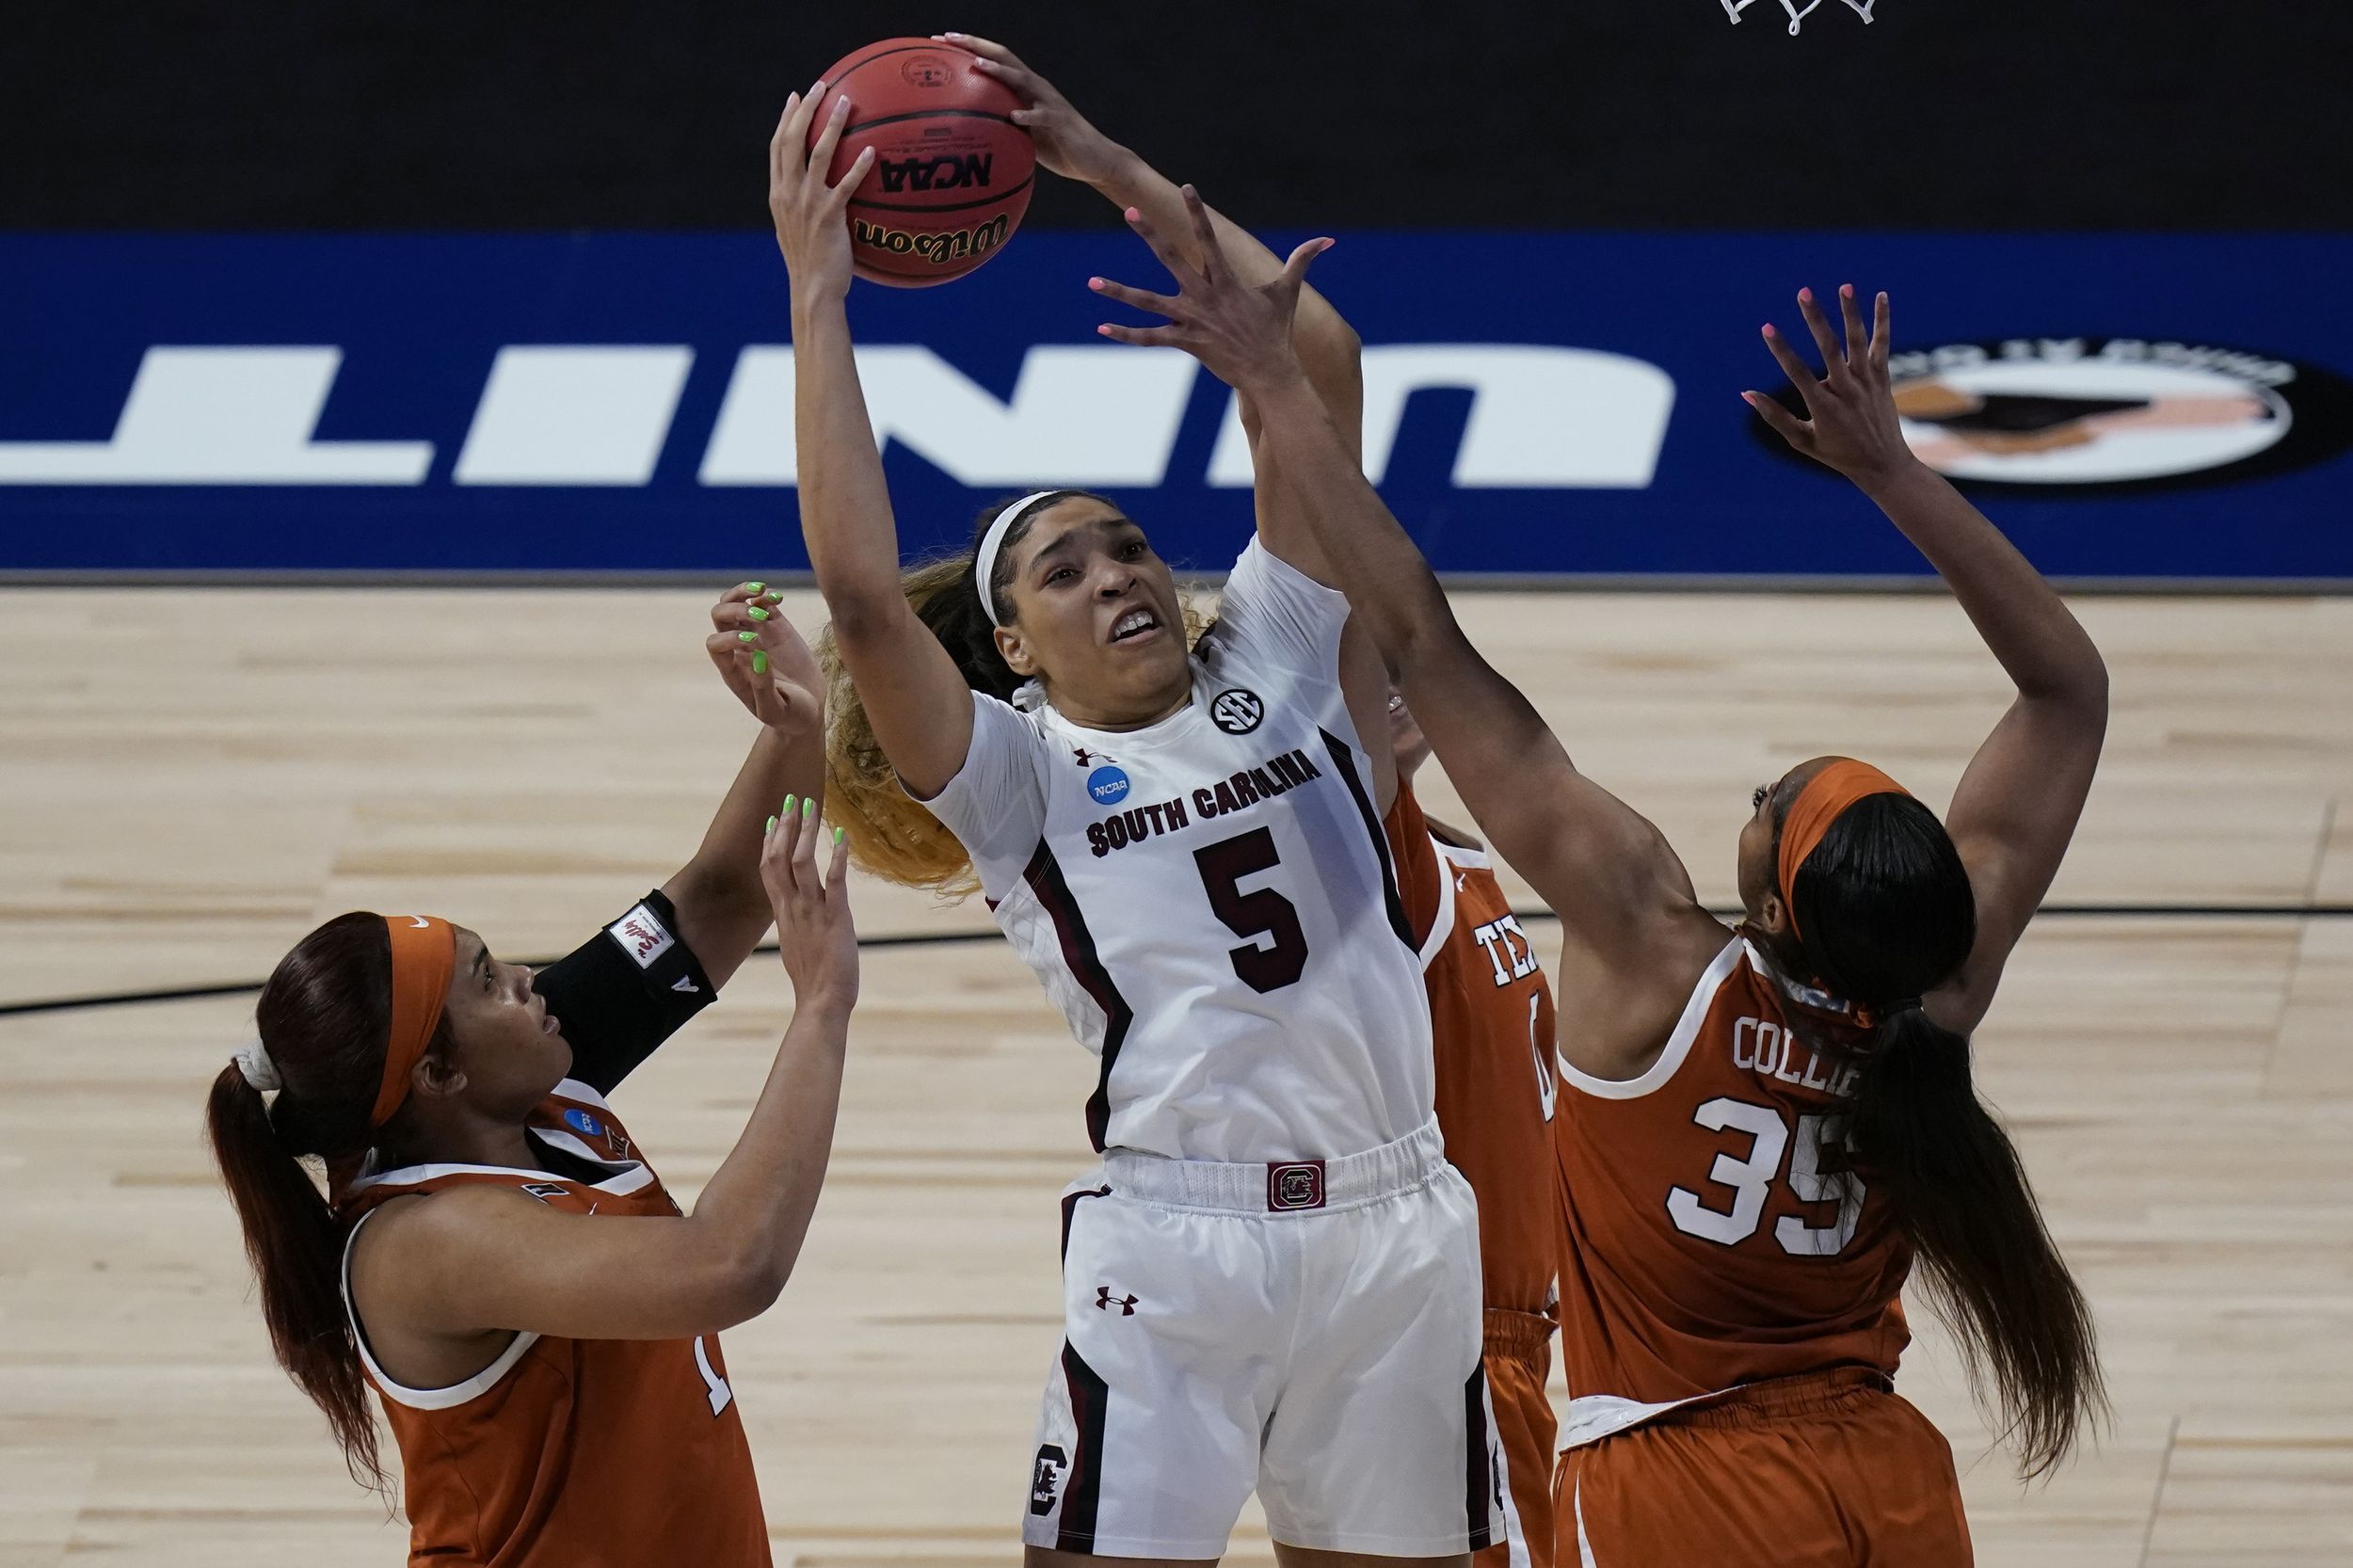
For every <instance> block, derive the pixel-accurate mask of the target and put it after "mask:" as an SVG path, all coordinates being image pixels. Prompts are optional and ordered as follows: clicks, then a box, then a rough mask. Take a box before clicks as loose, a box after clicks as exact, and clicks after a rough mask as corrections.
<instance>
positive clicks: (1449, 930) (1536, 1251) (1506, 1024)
mask: <svg viewBox="0 0 2353 1568" xmlns="http://www.w3.org/2000/svg"><path fill="white" fill-rule="evenodd" d="M1385 825H1386V826H1387V828H1388V830H1389V836H1390V850H1391V854H1390V858H1391V859H1392V860H1393V861H1394V862H1395V863H1396V866H1397V883H1398V895H1399V898H1400V900H1401V902H1402V903H1403V904H1404V906H1405V920H1406V926H1407V929H1409V930H1411V931H1412V932H1413V933H1414V936H1415V939H1416V940H1417V942H1418V943H1419V944H1420V946H1421V961H1422V979H1423V982H1424V984H1425V986H1426V988H1427V989H1428V991H1429V993H1430V1026H1431V1029H1430V1032H1431V1038H1432V1041H1433V1045H1434V1048H1435V1051H1436V1065H1437V1101H1438V1128H1439V1130H1440V1131H1441V1132H1443V1133H1444V1134H1445V1136H1446V1156H1447V1159H1449V1160H1452V1161H1453V1162H1454V1164H1455V1165H1456V1167H1457V1168H1459V1169H1460V1170H1461V1171H1462V1173H1463V1175H1464V1176H1465V1178H1466V1179H1467V1180H1468V1181H1469V1182H1470V1184H1471V1191H1472V1192H1475V1193H1476V1194H1478V1197H1479V1250H1480V1256H1481V1259H1482V1267H1483V1270H1484V1272H1485V1276H1486V1304H1487V1305H1489V1306H1491V1307H1503V1308H1507V1309H1509V1310H1512V1311H1515V1312H1533V1313H1545V1312H1548V1311H1549V1310H1550V1309H1551V1305H1552V1300H1553V1287H1554V1280H1555V1278H1556V1277H1557V1276H1558V1274H1559V1272H1560V1266H1559V1261H1558V1255H1559V1249H1560V1242H1561V1208H1560V1202H1561V1198H1560V1186H1559V1181H1558V1178H1557V1176H1556V1175H1555V1171H1554V1156H1553V1149H1552V1128H1550V1127H1549V1126H1548V1125H1547V1124H1549V1123H1550V1122H1551V1120H1552V1118H1553V1105H1554V1097H1555V1092H1556V1082H1555V1079H1554V1073H1553V1032H1552V1031H1553V1011H1552V988H1551V987H1550V986H1549V985H1547V984H1545V971H1544V969H1543V968H1541V967H1540V966H1539V965H1538V964H1537V962H1536V951H1535V947H1534V945H1533V944H1532V943H1530V942H1529V938H1528V934H1527V933H1526V932H1524V931H1522V930H1521V929H1520V924H1519V921H1518V920H1515V919H1514V918H1513V914H1512V905H1511V904H1510V902H1509V901H1508V900H1506V899H1505V898H1504V896H1503V888H1501V887H1500V886H1498V885H1497V882H1496V874H1495V872H1494V870H1493V869H1492V868H1491V867H1490V865H1489V864H1488V860H1487V856H1486V852H1485V851H1483V850H1477V849H1471V848H1469V847H1467V846H1465V845H1460V844H1452V843H1448V842H1445V841H1444V840H1440V839H1438V838H1436V837H1435V836H1434V835H1433V833H1432V832H1431V831H1430V824H1429V820H1428V819H1427V818H1426V817H1424V816H1423V815H1422V811H1421V806H1420V803H1419V802H1417V800H1415V798H1414V792H1413V791H1411V790H1410V789H1407V788H1406V787H1405V786H1404V785H1402V784H1400V785H1399V786H1398V792H1397V803H1396V804H1395V805H1394V806H1392V807H1391V808H1390V810H1389V820H1388V822H1387V824H1385Z"/></svg>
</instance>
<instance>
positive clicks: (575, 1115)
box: [564, 1110, 604, 1138]
mask: <svg viewBox="0 0 2353 1568" xmlns="http://www.w3.org/2000/svg"><path fill="white" fill-rule="evenodd" d="M564 1121H565V1123H566V1125H568V1127H570V1128H571V1129H572V1130H573V1131H574V1132H577V1133H580V1134H582V1135H583V1136H584V1137H588V1138H601V1137H603V1136H604V1124H603V1123H602V1122H600V1121H599V1120H597V1119H596V1118H595V1117H594V1116H591V1115H590V1114H588V1112H585V1111H580V1110H572V1111H567V1112H564Z"/></svg>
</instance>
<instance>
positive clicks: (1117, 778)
mask: <svg viewBox="0 0 2353 1568" xmlns="http://www.w3.org/2000/svg"><path fill="white" fill-rule="evenodd" d="M1087 793H1088V794H1089V795H1091V796H1092V797H1094V800H1095V804H1096V805H1097V806H1115V805H1117V804H1118V803H1119V802H1120V801H1123V800H1125V799H1127V798H1128V776H1127V775H1126V774H1125V773H1122V772H1121V771H1120V770H1119V769H1117V768H1097V769H1096V770H1095V771H1094V772H1093V773H1091V774H1089V775H1087Z"/></svg>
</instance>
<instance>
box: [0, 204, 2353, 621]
mask: <svg viewBox="0 0 2353 1568" xmlns="http://www.w3.org/2000/svg"><path fill="white" fill-rule="evenodd" d="M1091 273H1104V274H1108V275H1110V276H1112V277H1117V278H1124V279H1128V280H1135V281H1140V282H1145V283H1153V282H1156V281H1157V277H1156V274H1157V268H1156V266H1155V264H1153V262H1152V260H1151V258H1150V256H1149V254H1148V253H1147V252H1146V251H1145V250H1144V248H1143V247H1142V246H1140V245H1138V244H1135V243H1134V242H1133V241H1132V240H1131V239H1129V238H1128V236H1126V235H1123V234H1117V233H1103V234H1055V233H1033V234H1022V235H1020V236H1018V237H1017V238H1016V240H1015V241H1014V242H1013V243H1012V244H1011V246H1010V247H1009V248H1008V249H1007V251H1006V253H1005V254H1004V255H1003V256H1002V257H1000V258H999V259H998V260H997V261H996V262H995V263H994V264H991V265H990V266H988V267H985V268H984V269H982V270H981V271H980V272H979V273H977V274H975V275H973V276H972V277H970V278H968V279H966V280H962V281H960V282H957V283H954V284H951V285H949V286H946V287H943V288H937V289H929V290H921V291H913V292H900V291H894V290H887V289H879V288H874V287H872V286H870V285H866V284H859V285H858V286H857V288H856V294H855V296H854V298H853V303H852V319H853V324H854V326H855V328H856V331H857V334H858V338H859V342H860V344H861V347H860V351H859V352H860V366H861V370H862V374H863V377H864V381H865V386H866V393H867V398H868V401H869V404H870V406H871V408H872V412H873V416H874V422H875V426H876V430H877V433H878V434H879V436H880V437H881V439H882V440H883V442H884V447H885V458H886V462H887V464H888V469H889V472H890V475H891V483H892V493H893V497H894V499H895V501H896V504H897V508H898V513H899V519H900V526H901V531H902V536H903V538H904V542H905V544H906V546H907V548H908V550H909V552H910V553H913V552H921V551H926V550H931V549H936V548H940V547H945V546H950V545H953V544H960V543H961V542H962V541H963V540H964V538H965V537H966V536H967V534H968V528H969V524H970V520H971V518H972V515H973V513H974V512H975V511H976V510H977V509H978V508H979V507H981V506H982V505H984V504H987V503H989V502H991V501H994V500H998V499H1001V498H1003V497H1004V496H1006V495H1009V494H1012V493H1015V492H1018V491H1021V490H1026V489H1031V488H1037V487H1039V486H1044V485H1057V484H1068V485H1082V486H1087V487H1091V488H1099V489H1104V490H1107V491H1109V492H1111V493H1112V494H1113V495H1115V496H1117V497H1118V498H1119V499H1120V500H1121V501H1122V502H1123V503H1124V504H1126V505H1127V506H1128V509H1129V510H1130V512H1131V513H1132V514H1133V515H1134V516H1136V517H1137V518H1138V519H1139V520H1142V521H1143V522H1144V524H1145V526H1146V527H1147V528H1149V529H1150V530H1151V531H1152V533H1153V535H1154V537H1155V542H1156V543H1157V544H1158V545H1159V546H1160V549H1161V551H1162V552H1164V553H1165V554H1167V555H1168V556H1170V557H1171V558H1172V559H1174V560H1176V561H1178V562H1179V563H1182V564H1184V565H1187V566H1191V567H1194V568H1201V569H1205V570H1212V571H1213V570H1218V569H1222V568H1224V567H1225V565H1226V564H1227V563H1228V562H1230V561H1231V560H1232V558H1233V554H1234V552H1235V551H1236V549H1238V548H1239V546H1240V543H1241V538H1242V536H1243V533H1244V531H1245V530H1246V529H1247V528H1248V526H1249V516H1250V508H1249V501H1248V494H1247V485H1248V480H1249V461H1248V455H1247V452H1246V450H1245V448H1244V444H1243V441H1242V439H1241V426H1240V423H1239V421H1238V419H1237V418H1236V416H1235V413H1234V410H1233V407H1232V398H1231V396H1230V395H1229V394H1228V393H1227V392H1226V391H1225V388H1223V387H1221V386H1219V385H1218V384H1217V383H1216V382H1215V381H1214V380H1213V379H1211V378H1210V377H1209V376H1208V375H1207V374H1206V373H1204V372H1202V371H1200V370H1199V369H1198V367H1196V366H1195V365H1194V364H1193V362H1192V361H1191V360H1188V359H1186V358H1184V357H1183V356H1182V355H1179V354H1177V353H1176V352H1174V351H1173V350H1143V349H1133V348H1126V347H1121V346H1119V345H1116V344H1107V343H1105V342H1104V341H1103V340H1102V339H1100V338H1099V337H1097V336H1096V334H1095V332H1094V327H1095V324H1096V322H1097V321H1098V320H1100V319H1102V318H1103V312H1105V311H1106V310H1107V309H1110V310H1116V309H1117V308H1116V307H1108V306H1107V305H1106V304H1105V302H1104V301H1102V300H1100V299H1098V298H1097V297H1096V296H1093V295H1091V294H1090V293H1089V292H1088V291H1087V289H1086V287H1085V279H1086V278H1087V277H1088V275H1089V274H1091ZM2347 276H2353V238H2348V237H2342V236H2301V237H2297V236H2288V237H2231V236H2222V237H2214V236H2172V237H2138V238H2118V237H2105V236H2098V237H2095V236H2076V237H2058V236H2047V235H2046V236H1974V237H1973V236H1952V235H1926V234H1923V235H1827V234H1825V235H1790V234H1782V235H1710V234H1690V235H1680V234H1679V235H1612V234H1566V233H1561V234H1543V233H1526V234H1482V233H1462V232H1445V233H1419V234H1355V235H1349V236H1344V237H1343V243H1342V244H1341V245H1340V246H1339V247H1338V248H1337V249H1336V250H1334V251H1333V252H1332V254H1331V255H1330V256H1328V257H1326V258H1325V259H1324V260H1323V261H1322V262H1321V263H1319V264H1318V267H1317V271H1316V279H1317V281H1318V282H1319V283H1320V284H1321V286H1322V287H1323V288H1324V289H1325V290H1326V291H1327V292H1328V293H1329V294H1330V295H1331V296H1332V297H1333V298H1334V300H1335V301H1336V302H1337V304H1338V305H1339V306H1340V307H1341V309H1342V310H1343V311H1344V312H1347V314H1348V315H1349V316H1350V318H1351V320H1352V321H1353V322H1354V323H1355V324H1356V326H1357V328H1358V329H1359V331H1360V332H1361V333H1362V335H1363V337H1364V340H1365V344H1366V348H1365V405H1366V408H1365V414H1366V427H1365V461H1366V467H1367V469H1368V471H1369V472H1370V473H1371V475H1372V476H1373V478H1374V479H1375V480H1376V481H1378V482H1379V483H1380V484H1381V485H1382V487H1383V489H1384V492H1385V494H1386V495H1387V496H1388V498H1389V500H1390V504H1392V505H1393V506H1394V507H1395V508H1396V510H1397V511H1398V513H1399V515H1400V516H1401V517H1402V518H1403V519H1404V520H1405V521H1406V523H1407V525H1408V526H1409V527H1411V528H1412V529H1413V530H1414V531H1415V532H1416V534H1417V536H1419V538H1420V539H1421V541H1422V544H1423V546H1424V548H1425V549H1426V550H1427V551H1428V552H1429V554H1430V556H1431V558H1432V559H1433V562H1435V563H1436V564H1437V566H1438V567H1439V568H1440V569H1442V570H1446V571H1451V572H1457V573H1466V574H1471V573H1475V574H1514V573H1533V574H1546V575H1552V574H1571V575H1593V576H1625V575H1651V574H1658V575H1677V576H1682V575H1701V576H1743V575H1766V576H1775V577H1798V578H1838V577H1858V576H1863V577H1868V576H1883V575H1888V574H1906V573H1918V572H1920V571H1921V570H1922V569H1923V568H1922V567H1921V564H1920V563H1919V561H1918V558H1917V557H1916V556H1915V555H1914V554H1913V552H1912V551H1911V550H1910V548H1909V547H1908V546H1906V545H1905V544H1904V542H1903V541H1902V539H1900V538H1899V537H1897V535H1896V534H1895V533H1894V531H1893V530H1892V529H1890V528H1889V527H1888V526H1887V525H1886V524H1885V523H1884V522H1883V521H1882V520H1880V519H1879V517H1878V515H1877V514H1876V513H1875V512H1874V511H1872V509H1871V508H1870V507H1869V506H1868V505H1867V504H1865V503H1864V502H1863V501H1861V500H1860V499H1859V498H1858V497H1856V496H1854V495H1853V494H1852V493H1851V492H1849V490H1848V488H1846V487H1845V485H1844V484H1843V483H1842V482H1841V481H1839V480H1838V479H1836V478H1835V477H1834V476H1832V475H1830V474H1827V473H1825V472H1821V471H1818V470H1816V469H1813V468H1811V467H1810V466H1808V465H1806V464H1804V463H1803V462H1802V461H1801V460H1799V459H1794V458H1792V457H1790V456H1788V455H1787V454H1786V453H1785V452H1783V451H1781V450H1779V446H1778V442H1776V441H1774V440H1772V439H1771V438H1770V437H1769V433H1768V432H1766V431H1765V430H1764V428H1763V426H1762V425H1761V424H1760V423H1759V422H1757V421H1756V420H1755V419H1754V418H1753V416H1752V415H1751V414H1750V413H1749V411H1748V410H1747V408H1745V407H1744V406H1743V405H1742V404H1741V403H1740V401H1739V396H1738V394H1739V392H1741V390H1742V389H1743V388H1757V389H1759V390H1768V391H1769V390H1771V389H1772V388H1773V387H1775V386H1776V385H1777V384H1778V382H1779V376H1778V373H1777V372H1776V371H1775V370H1774V368H1773V366H1772V364H1771V361H1770V360H1769V359H1768V358H1767V357H1766V355H1765V352H1764V350H1763V348H1762V347H1761V346H1760V345H1759V343H1758V339H1757V331H1756V328H1757V326H1758V324H1759V323H1760V322H1763V321H1765V320H1768V319H1771V320H1775V321H1777V322H1779V323H1780V324H1781V325H1782V326H1783V327H1784V328H1785V329H1787V330H1791V331H1793V332H1796V331H1798V330H1799V328H1798V322H1797V318H1796V314H1795V308H1794V306H1793V304H1792V303H1791V296H1792V295H1793V294H1794V293H1795V291H1796V290H1797V288H1798V286H1799V285H1800V284H1801V283H1811V284H1813V285H1814V286H1815V287H1816V288H1817V290H1828V289H1830V288H1833V287H1834V286H1835V285H1836V284H1838V283H1840V282H1842V281H1847V280H1852V281H1854V282H1855V283H1856V284H1857V285H1858V286H1859V287H1861V288H1863V289H1865V290H1869V289H1875V288H1880V287H1885V288H1888V289H1890V290H1891V291H1892V292H1893V293H1894V295H1895V296H1896V322H1897V338H1898V352H1897V356H1896V359H1895V369H1896V372H1897V403H1898V408H1899V410H1900V412H1901V413H1902V416H1903V419H1904V423H1905V428H1906V431H1907V434H1908V436H1909V437H1910V439H1911V440H1912V442H1913V446H1914V448H1915V450H1917V451H1918V452H1919V453H1920V454H1921V456H1924V457H1926V458H1927V459H1928V460H1929V461H1930V462H1932V463H1934V464H1935V465H1936V466H1937V467H1939V468H1940V469H1942V470H1943V471H1944V472H1947V473H1949V474H1951V475H1952V476H1953V477H1954V478H1956V479H1958V480H1961V481H1962V482H1963V483H1965V484H1968V485H1971V486H1973V487H1975V488H1977V493H1978V494H1979V496H1980V498H1981V499H1982V500H1983V502H1984V504H1986V505H1987V506H1988V507H1989V509H1990V510H1992V511H1993V514H1994V516H1995V517H1996V519H1997V520H1999V521H2000V522H2001V523H2002V524H2003V525H2004V527H2006V528H2007V529H2008V530H2009V532H2010V533H2011V535H2012V536H2013V537H2015V538H2016V539H2017V540H2018V541H2019V543H2020V544H2021V545H2022V546H2023V547H2024V548H2025V550H2026V551H2027V552H2028V553H2029V554H2031V555H2032V556H2033V557H2034V558H2035V560H2036V561H2037V562H2038V563H2039V564H2040V565H2041V567H2042V568H2044V569H2045V570H2047V571H2050V572H2052V573H2055V574H2057V575H2061V576H2064V577H2069V578H2076V579H2106V580H2144V579H2154V580H2168V579H2170V580H2199V579H2226V580H2237V581H2248V580H2264V579H2270V580H2286V581H2297V582H2318V581H2329V582H2338V583H2344V582H2353V524H2349V523H2348V515H2353V506H2348V505H2347V503H2346V496H2347V492H2348V489H2349V488H2353V460H2348V458H2347V456H2346V454H2347V450H2348V447H2353V387H2349V386H2348V383H2347V380H2346V379H2345V378H2346V376H2348V374H2353V310H2348V308H2347V307H2346V306H2345V304H2344V302H2343V299H2344V296H2343V282H2342V280H2344V279H2345V277H2347ZM787 321H788V310H787V299H786V284H785V275H784V270H783V267H782V264H780V263H779V262H778V261H777V259H776V249H775V247H774V245H773V243H772V242H771V241H770V240H769V239H768V238H767V237H766V236H765V235H762V234H757V233H746V234H742V235H708V234H706V235H650V234H605V235H590V236H562V235H547V236H507V237H497V236H364V237H361V236H352V237H344V236H295V237H262V236H230V237H217V236H216V237H168V238H167V237H132V236H126V237H113V238H107V237H88V236H79V237H69V236H39V235H17V236H11V237H6V238H0V574H9V575H39V574H44V573H60V572H62V573H75V574H91V573H104V572H108V571H123V572H136V573H147V574H153V573H165V572H168V573H186V572H206V571H232V572H281V573H283V572H292V573H304V574H317V575H332V574H334V573H337V572H344V571H377V572H384V571H389V572H399V573H410V574H415V573H437V572H467V571H498V572H504V573H526V574H530V573H546V574H549V575H550V576H551V577H560V576H565V575H569V574H576V573H582V572H598V571H604V572H627V573H649V572H685V573H697V574H702V575H705V576H710V577H714V578H725V577H730V576H739V575H744V574H745V573H758V574H768V575H775V574H780V573H785V572H790V571H792V570H794V569H797V568H805V567H806V565H807V556H806V554H805V553H804V552H803V551H802V548H801V544H800V539H799V535H798V531H797V526H796V522H795V517H794V511H793V499H794V497H793V490H792V484H793V474H794V464H795V460H796V454H795V453H794V451H793V431H792V395H793V374H794V373H793V358H792V344H791V343H790V342H789V341H788V334H787V331H786V324H787ZM1800 335H1801V336H1802V334H1800Z"/></svg>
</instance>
